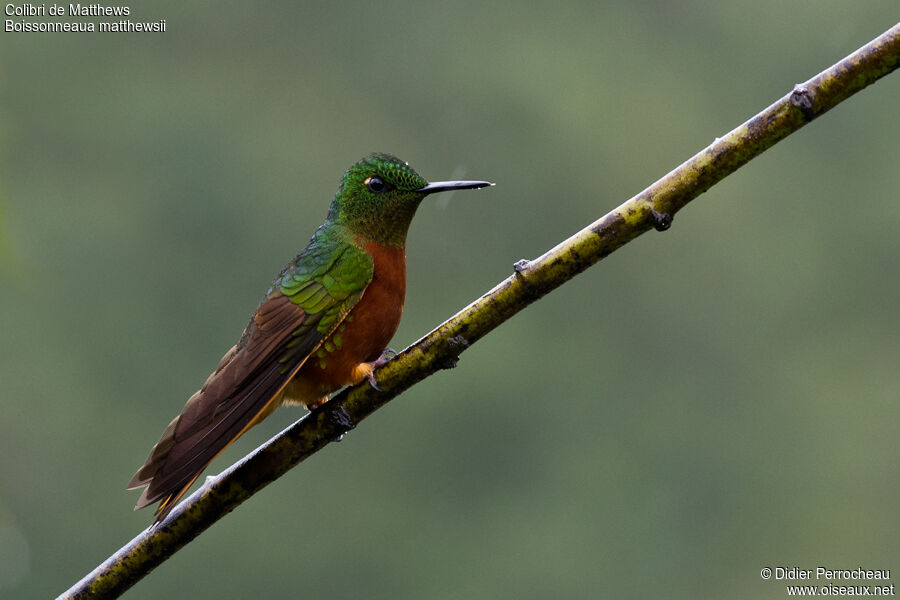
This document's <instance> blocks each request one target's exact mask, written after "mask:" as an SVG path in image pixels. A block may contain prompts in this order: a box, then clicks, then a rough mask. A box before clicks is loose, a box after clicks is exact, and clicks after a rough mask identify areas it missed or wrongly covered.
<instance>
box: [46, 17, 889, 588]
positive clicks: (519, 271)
mask: <svg viewBox="0 0 900 600" xmlns="http://www.w3.org/2000/svg"><path fill="white" fill-rule="evenodd" d="M898 65H900V24H898V25H895V26H894V27H893V28H891V29H890V30H888V31H887V32H885V33H884V34H883V35H881V36H879V37H878V38H876V39H875V40H873V41H872V42H870V43H869V44H866V45H865V46H863V47H862V48H860V49H859V50H857V51H856V52H854V53H853V54H851V55H850V56H848V57H847V58H845V59H844V60H842V61H840V62H839V63H837V64H835V65H834V66H832V67H830V68H829V69H827V70H825V71H823V72H822V73H820V74H818V75H816V76H815V77H813V78H812V79H810V80H809V81H807V82H806V83H802V84H799V85H796V86H795V87H794V89H793V90H792V91H791V92H790V93H788V94H787V95H786V96H784V97H783V98H781V99H779V100H778V101H777V102H775V103H774V104H772V105H771V106H769V107H768V108H766V109H765V110H763V111H762V112H760V113H759V114H758V115H756V116H755V117H753V118H751V119H750V120H749V121H747V122H746V123H744V124H743V125H741V126H739V127H737V128H735V129H734V130H732V131H730V132H729V133H727V134H726V135H724V136H723V137H721V138H716V140H715V141H714V142H713V143H712V144H710V145H709V146H707V147H706V148H704V149H703V150H701V151H700V152H699V153H697V154H696V155H694V156H693V157H691V158H690V159H688V160H687V161H685V162H684V163H683V164H681V165H680V166H679V167H678V168H676V169H674V170H673V171H671V172H670V173H669V174H668V175H666V176H665V177H663V178H662V179H660V180H659V181H657V182H656V183H654V184H653V185H651V186H650V187H648V188H647V189H645V190H644V191H642V192H641V193H640V194H638V195H637V196H635V197H633V198H631V199H630V200H628V201H627V202H625V203H624V204H622V205H621V206H619V207H618V208H616V209H614V210H613V211H612V212H610V213H609V214H607V215H605V216H604V217H602V218H601V219H599V220H598V221H596V222H594V223H592V224H591V225H589V226H588V227H586V228H585V229H583V230H581V231H579V232H578V233H576V234H575V235H573V236H572V237H570V238H569V239H567V240H565V241H563V242H561V243H560V244H559V245H557V246H556V247H555V248H552V249H551V250H549V251H548V252H546V253H545V254H544V255H542V256H541V257H539V258H536V259H534V260H531V261H526V260H522V261H519V262H518V263H516V265H515V272H514V273H513V274H512V275H511V276H510V277H508V278H507V279H505V280H503V281H501V282H500V283H499V284H498V285H497V286H495V287H494V289H492V290H490V291H489V292H487V293H486V294H484V295H483V296H482V297H480V298H478V299H477V300H475V301H474V302H472V303H471V304H470V305H469V306H467V307H465V308H464V309H462V310H461V311H460V312H459V313H457V314H456V315H455V316H453V317H452V318H451V319H449V320H447V321H446V322H444V323H443V324H442V325H440V326H439V327H437V328H436V329H435V330H434V331H432V332H431V333H429V334H428V335H426V336H425V337H423V338H422V339H420V340H419V341H417V342H416V343H414V344H413V345H411V346H410V347H409V348H407V349H406V350H404V351H403V352H401V353H400V354H399V355H398V356H397V357H396V358H395V359H394V360H391V361H390V362H389V363H388V364H386V365H385V366H383V367H382V368H380V369H379V370H378V371H377V372H376V377H377V380H378V382H379V386H380V387H381V388H382V390H383V391H377V390H374V389H373V388H372V387H370V386H369V385H368V383H363V384H361V385H358V386H356V387H353V388H349V389H346V390H344V391H343V392H341V393H340V394H338V395H337V396H336V397H335V398H333V399H332V400H330V401H329V402H327V403H326V404H325V405H324V406H322V407H321V408H319V409H317V410H315V411H314V412H312V413H310V414H308V415H306V416H305V417H303V418H301V419H300V420H299V421H297V422H296V423H294V424H293V425H291V426H290V427H288V428H287V429H285V430H284V431H283V432H281V433H280V434H278V435H277V436H275V437H274V438H272V439H271V440H269V441H268V442H267V443H266V444H264V445H263V446H261V447H259V448H258V449H256V450H255V451H254V452H253V453H252V454H250V455H249V456H247V457H245V458H244V459H242V460H241V461H240V462H238V463H237V464H235V465H233V466H232V467H230V468H229V469H228V470H227V471H225V472H224V473H222V474H221V475H219V476H217V477H210V478H208V479H207V480H206V483H205V484H204V485H203V486H202V487H201V488H200V489H199V490H197V491H196V492H195V493H194V494H193V495H191V496H190V497H189V498H187V499H186V500H185V501H184V502H182V503H181V504H180V505H179V506H177V507H176V508H175V509H174V510H173V511H172V513H171V514H170V515H169V516H168V517H167V518H166V519H165V520H164V521H163V522H162V523H160V524H159V525H158V526H156V527H150V528H148V529H146V530H145V531H143V532H142V533H141V534H140V535H138V536H137V537H136V538H134V539H133V540H132V541H131V542H129V543H128V544H127V545H126V546H124V547H123V548H121V549H120V550H119V551H118V552H116V553H115V554H114V555H113V556H111V557H110V558H109V559H107V560H106V561H105V562H104V563H103V564H101V565H100V566H99V567H97V568H96V569H95V570H94V571H92V572H91V573H89V574H88V575H87V576H85V577H84V579H82V580H81V581H80V582H78V583H77V584H75V585H74V586H73V587H72V588H71V589H69V590H68V591H66V592H65V593H63V594H62V595H61V596H60V598H84V599H86V598H114V597H117V596H119V595H120V594H121V593H123V592H124V591H125V590H127V589H128V588H129V587H131V586H132V585H134V583H135V582H137V581H138V580H139V579H141V578H142V577H143V576H144V575H146V574H147V573H149V572H150V571H151V570H152V569H153V568H154V567H156V566H157V565H159V564H160V563H161V562H163V561H164V560H166V559H167V558H169V557H170V556H171V555H172V554H174V553H175V552H176V551H177V550H178V549H179V548H181V547H182V546H184V545H185V544H187V543H188V542H190V541H191V540H192V539H193V538H195V537H196V536H197V535H199V534H200V533H201V532H203V531H204V530H205V529H206V528H207V527H209V526H210V525H212V524H213V523H215V522H216V521H217V520H218V519H220V518H221V517H222V516H224V515H225V514H227V513H228V512H230V511H232V510H233V509H234V508H235V507H237V506H238V505H239V504H240V503H241V502H243V501H244V500H246V499H247V498H249V497H250V496H252V495H253V494H254V493H256V492H257V491H258V490H260V489H261V488H263V487H265V486H266V485H267V484H269V483H270V482H272V481H274V480H275V479H276V478H278V477H279V476H281V475H282V474H283V473H285V472H286V471H288V470H289V469H291V468H292V467H294V466H295V465H296V464H297V463H299V462H301V461H303V460H304V459H306V458H307V457H309V456H310V455H312V454H313V453H315V452H317V451H318V450H319V449H321V448H322V447H324V446H325V445H327V444H328V443H330V442H333V441H335V440H338V439H340V438H341V436H343V435H344V434H345V433H346V432H347V431H349V430H351V429H353V428H354V427H356V425H357V424H359V422H360V421H362V420H363V419H365V418H366V417H367V416H369V415H370V414H372V413H373V412H374V411H376V410H377V409H378V408H379V407H381V406H382V405H383V404H385V403H387V402H388V401H390V400H391V399H392V398H394V397H395V396H397V395H398V394H400V393H401V392H403V391H404V390H406V389H407V388H409V387H410V386H412V385H414V384H415V383H417V382H419V381H421V380H422V379H424V378H426V377H428V376H429V375H431V374H432V373H434V372H435V371H438V370H440V369H445V368H448V367H452V366H453V365H454V364H455V362H456V360H457V359H458V357H459V355H460V354H461V353H462V352H463V351H464V350H465V349H466V348H468V347H469V346H471V345H472V344H473V343H475V342H477V341H478V340H479V339H481V338H482V337H483V336H484V335H485V334H487V333H488V332H489V331H491V330H492V329H494V328H495V327H497V326H498V325H500V324H501V323H503V322H504V321H506V320H507V319H509V318H510V317H511V316H513V315H514V314H516V313H517V312H519V311H520V310H522V309H523V308H525V307H526V306H528V305H529V304H531V303H532V302H534V301H536V300H537V299H539V298H540V297H541V296H543V295H544V294H546V293H547V292H550V291H551V290H553V289H554V288H557V287H559V286H560V285H562V284H563V283H565V282H566V281H568V280H569V279H571V278H572V277H574V276H575V275H577V274H578V273H581V272H582V271H584V270H585V269H587V268H588V267H589V266H591V265H593V264H594V263H596V262H597V261H599V260H601V259H603V258H604V257H606V256H607V255H609V254H610V253H612V252H613V251H615V250H616V249H618V248H619V247H621V246H623V245H625V244H626V243H628V242H629V241H631V240H632V239H634V238H635V237H637V236H639V235H640V234H642V233H644V232H646V231H648V230H650V229H657V230H664V229H667V228H668V227H669V225H671V223H672V218H673V216H674V215H675V214H676V213H677V212H678V211H679V210H681V208H683V207H684V206H685V205H686V204H687V203H688V202H690V201H691V200H693V199H694V198H696V197H697V196H699V195H700V194H702V193H703V192H705V191H706V190H708V189H709V188H710V187H711V186H712V185H714V184H715V183H717V182H719V181H721V180H722V179H723V178H725V177H726V176H728V175H729V174H731V173H732V172H734V171H735V170H736V169H738V168H739V167H741V166H742V165H744V164H746V163H747V162H748V161H750V160H751V159H752V158H754V157H755V156H757V155H759V154H760V153H762V152H763V151H765V150H766V149H767V148H769V147H771V146H772V145H774V144H775V143H776V142H778V141H780V140H782V139H783V138H785V137H786V136H788V135H790V134H791V133H793V132H795V131H797V130H798V129H800V128H801V127H803V126H804V125H806V124H807V123H809V122H810V121H812V120H813V119H815V118H816V117H818V116H819V115H821V114H823V113H825V112H826V111H828V110H830V109H831V108H833V107H834V106H836V105H837V104H839V103H840V102H841V101H843V100H845V99H846V98H848V97H849V96H851V95H853V94H855V93H856V92H858V91H859V90H861V89H863V88H864V87H866V86H868V85H870V84H872V83H874V82H875V81H877V80H878V79H880V78H881V77H883V76H884V75H887V74H888V73H890V72H891V71H893V70H894V69H896V68H897V67H898Z"/></svg>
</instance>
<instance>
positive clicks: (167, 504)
mask: <svg viewBox="0 0 900 600" xmlns="http://www.w3.org/2000/svg"><path fill="white" fill-rule="evenodd" d="M323 238H324V236H322V235H321V230H320V232H317V235H316V237H314V238H313V240H312V242H310V245H309V246H308V247H307V248H306V250H304V251H303V252H302V253H300V254H299V255H298V256H297V257H296V258H295V259H294V260H293V261H291V262H290V263H289V264H288V265H287V266H286V267H285V268H284V270H283V271H282V272H281V274H280V275H279V277H278V278H277V279H276V280H275V283H274V284H273V286H272V288H270V289H269V292H268V293H267V294H266V297H265V299H264V300H263V301H262V303H260V305H259V308H257V310H256V313H255V314H254V315H253V318H252V319H251V320H250V323H249V324H248V325H247V328H246V329H245V330H244V334H243V335H242V336H241V339H240V341H239V342H238V343H237V345H235V346H234V347H233V348H232V349H231V350H230V351H229V352H228V353H227V354H225V356H224V357H223V358H222V361H221V362H220V363H219V367H218V368H217V369H216V371H215V373H213V374H212V375H210V377H209V379H207V380H206V383H205V384H204V385H203V387H202V388H201V389H200V391H198V392H197V393H195V394H194V395H193V396H192V397H191V398H190V399H189V400H188V401H187V404H186V405H185V407H184V411H182V413H181V414H180V415H179V416H177V417H175V419H174V420H173V421H172V422H171V423H170V424H169V426H168V427H167V428H166V430H165V432H164V433H163V435H162V437H161V438H160V440H159V441H158V442H157V443H156V445H155V446H154V447H153V450H152V451H151V452H150V456H149V457H148V458H147V462H146V463H144V465H143V466H142V467H141V468H140V470H138V472H137V473H136V474H135V476H134V478H133V479H132V480H131V483H130V484H129V489H135V488H140V487H143V486H147V488H146V489H145V490H144V492H143V494H141V497H140V499H139V500H138V503H137V505H136V506H135V510H137V509H139V508H143V507H145V506H148V505H150V504H153V503H154V502H156V501H158V500H162V502H161V503H160V505H159V507H158V508H157V517H156V520H157V521H161V520H162V519H164V518H165V516H166V514H168V512H169V511H170V510H171V509H172V507H173V506H174V505H175V503H176V502H177V501H178V499H179V498H181V496H183V495H184V493H185V492H186V491H187V489H188V488H189V487H190V486H191V484H192V483H193V482H194V480H196V479H197V477H198V476H199V475H200V473H202V472H203V470H204V469H205V468H206V466H207V465H208V464H209V463H210V462H211V461H212V460H213V459H214V458H215V457H216V456H217V455H218V454H219V453H220V452H222V451H223V450H224V449H225V448H227V447H228V446H229V445H230V444H231V443H232V442H233V441H234V440H236V439H237V438H238V437H240V435H241V434H243V433H244V431H246V430H247V429H248V428H249V427H250V426H251V425H252V424H253V423H254V422H255V420H256V419H257V417H258V416H260V415H262V414H263V413H264V412H265V411H266V409H267V408H269V406H270V404H271V403H272V402H273V401H274V400H275V399H276V398H278V396H279V394H280V393H281V391H282V390H283V389H284V386H285V385H287V383H288V381H290V379H291V377H293V375H294V374H295V373H296V372H297V371H298V370H299V369H300V367H302V366H303V364H304V362H305V361H306V359H307V358H308V357H309V356H310V355H311V354H312V353H313V352H315V351H316V350H317V349H318V348H319V346H320V345H321V344H322V343H323V342H324V340H325V338H327V337H328V335H329V334H330V333H331V332H332V331H334V330H335V328H337V326H338V325H340V323H341V321H343V319H344V317H346V316H347V313H349V312H350V310H351V309H352V308H353V306H355V305H356V303H357V302H358V301H359V299H360V297H362V294H363V292H364V291H365V288H366V286H367V285H368V284H369V282H370V281H371V280H372V272H373V264H372V258H371V256H369V255H368V254H367V253H366V252H364V251H362V250H360V249H359V248H357V247H356V246H354V245H350V244H340V243H338V242H334V241H330V240H328V239H323Z"/></svg>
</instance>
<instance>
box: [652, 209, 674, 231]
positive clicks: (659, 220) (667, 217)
mask: <svg viewBox="0 0 900 600" xmlns="http://www.w3.org/2000/svg"><path fill="white" fill-rule="evenodd" d="M650 216H651V217H653V228H654V229H655V230H657V231H665V230H666V229H668V228H669V227H671V226H672V218H673V217H672V215H671V214H669V213H661V212H657V210H656V209H655V208H653V207H652V206H651V207H650Z"/></svg>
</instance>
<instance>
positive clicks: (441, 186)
mask: <svg viewBox="0 0 900 600" xmlns="http://www.w3.org/2000/svg"><path fill="white" fill-rule="evenodd" d="M489 185H494V184H493V183H491V182H490V181H435V182H434V183H429V184H428V185H426V186H425V187H421V188H419V189H417V190H416V191H417V192H422V193H423V194H434V193H436V192H449V191H451V190H474V189H478V188H483V187H488V186H489Z"/></svg>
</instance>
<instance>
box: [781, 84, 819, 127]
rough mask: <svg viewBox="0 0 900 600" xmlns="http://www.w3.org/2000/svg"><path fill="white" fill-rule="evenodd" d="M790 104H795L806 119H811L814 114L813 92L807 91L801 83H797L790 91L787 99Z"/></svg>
mask: <svg viewBox="0 0 900 600" xmlns="http://www.w3.org/2000/svg"><path fill="white" fill-rule="evenodd" d="M788 102H790V104H791V106H796V107H797V108H799V109H800V112H802V113H803V116H804V117H806V118H807V119H812V118H813V117H814V116H815V112H814V111H813V94H812V92H810V91H809V88H807V87H806V86H805V85H803V84H802V83H798V84H797V85H795V86H794V90H793V91H792V92H791V97H790V99H789V100H788Z"/></svg>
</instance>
